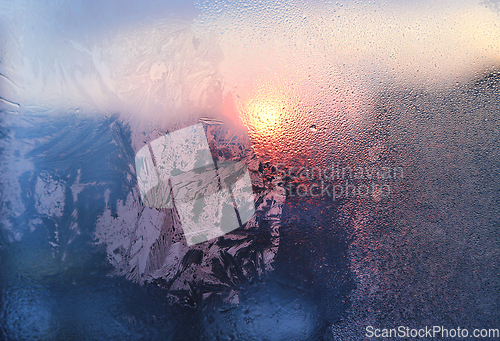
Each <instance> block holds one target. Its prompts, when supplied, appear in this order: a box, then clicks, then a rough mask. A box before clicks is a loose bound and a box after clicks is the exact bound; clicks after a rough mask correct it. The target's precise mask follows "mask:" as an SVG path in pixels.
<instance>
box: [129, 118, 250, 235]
mask: <svg viewBox="0 0 500 341" xmlns="http://www.w3.org/2000/svg"><path fill="white" fill-rule="evenodd" d="M135 168H136V173H137V182H138V184H139V189H140V193H141V199H142V201H143V203H144V205H146V206H149V207H151V208H174V206H175V209H176V211H177V214H178V215H179V219H180V221H181V224H182V228H183V229H184V235H185V237H186V241H187V244H188V245H194V244H199V243H202V242H205V241H207V240H210V239H213V238H216V237H219V236H222V235H224V234H226V233H228V232H231V231H233V230H235V229H236V228H238V227H240V226H241V225H242V224H245V223H246V222H247V221H248V220H249V219H250V218H251V217H252V216H253V215H254V213H255V203H254V195H253V191H252V184H251V181H250V175H249V173H248V169H247V167H246V165H245V164H244V163H242V162H219V163H218V164H217V165H216V164H215V162H214V160H213V158H212V155H211V153H210V148H209V146H208V141H207V137H206V135H205V131H204V129H203V125H202V124H201V123H200V124H197V125H193V126H190V127H187V128H184V129H180V130H177V131H175V132H172V133H169V134H166V135H164V136H162V137H160V138H158V139H156V140H154V141H152V142H151V143H150V144H149V145H146V146H144V147H143V148H141V149H140V150H139V152H138V153H137V154H136V156H135Z"/></svg>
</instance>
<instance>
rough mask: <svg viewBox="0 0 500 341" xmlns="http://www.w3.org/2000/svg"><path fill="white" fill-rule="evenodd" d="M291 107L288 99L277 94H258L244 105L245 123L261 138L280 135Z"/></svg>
mask: <svg viewBox="0 0 500 341" xmlns="http://www.w3.org/2000/svg"><path fill="white" fill-rule="evenodd" d="M289 109H290V105H289V103H288V100H287V99H286V97H285V96H284V95H283V96H277V95H275V94H272V93H271V94H262V93H261V94H258V95H257V96H255V97H254V98H253V99H251V100H249V101H248V102H247V103H246V104H243V110H242V111H243V121H244V123H245V125H247V126H248V128H249V129H250V132H251V133H254V134H256V135H258V136H260V137H269V136H272V135H273V134H277V133H278V134H279V132H280V131H281V129H282V127H283V123H284V122H285V120H286V117H287V116H289V114H288V112H289Z"/></svg>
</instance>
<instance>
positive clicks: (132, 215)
mask: <svg viewBox="0 0 500 341" xmlns="http://www.w3.org/2000/svg"><path fill="white" fill-rule="evenodd" d="M116 211H117V212H116V218H115V217H113V215H112V213H111V210H109V209H107V210H106V211H104V213H103V214H102V215H101V217H99V219H98V221H97V224H96V231H95V239H96V242H97V244H103V243H104V244H106V245H107V247H106V251H107V254H108V257H109V261H110V263H111V264H112V265H114V266H115V267H116V268H117V272H118V273H119V274H121V275H126V276H127V277H128V278H130V279H133V280H134V281H139V282H143V281H144V277H145V276H147V273H146V264H147V260H148V257H149V256H150V251H151V247H152V245H153V244H154V242H155V241H156V240H157V238H158V237H159V236H160V231H161V225H162V222H163V221H165V214H164V213H163V212H158V211H156V210H152V209H150V208H144V209H142V207H141V206H140V205H137V202H136V199H135V198H134V196H133V195H132V194H129V196H128V197H127V200H126V201H125V203H124V202H122V201H121V200H119V201H118V204H117V208H116Z"/></svg>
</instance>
